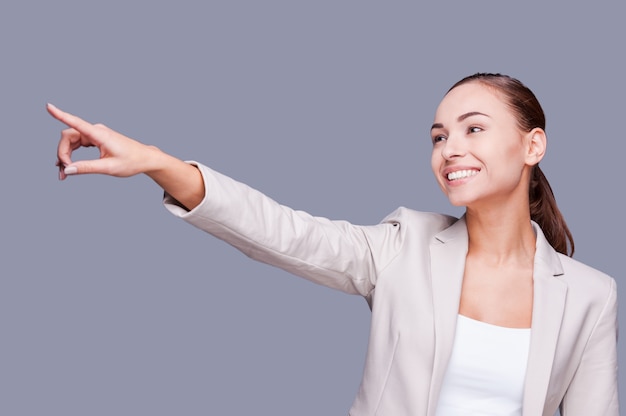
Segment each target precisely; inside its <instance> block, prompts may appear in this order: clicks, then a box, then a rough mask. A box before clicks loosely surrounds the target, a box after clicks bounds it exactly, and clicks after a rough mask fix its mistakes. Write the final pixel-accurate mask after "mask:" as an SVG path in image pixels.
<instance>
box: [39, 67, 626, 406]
mask: <svg viewBox="0 0 626 416" xmlns="http://www.w3.org/2000/svg"><path fill="white" fill-rule="evenodd" d="M48 111H49V112H50V114H51V115H52V116H53V117H55V118H56V119H58V120H60V121H61V122H63V123H65V124H66V125H67V126H69V129H67V130H65V131H63V133H62V135H61V140H60V143H59V147H58V165H59V167H60V178H61V179H65V178H66V177H67V176H68V175H75V174H85V173H103V174H108V175H114V176H131V175H135V174H139V173H144V174H146V175H148V176H149V177H150V178H152V179H153V180H154V181H156V183H157V184H159V185H160V186H161V187H162V188H163V189H164V190H165V204H166V207H167V208H168V209H169V210H170V211H171V212H172V213H173V214H174V215H177V216H179V217H181V218H183V219H185V220H186V221H188V222H189V223H191V224H193V225H195V226H197V227H199V228H201V229H203V230H205V231H207V232H209V233H211V234H213V235H214V236H216V237H218V238H220V239H223V240H224V241H226V242H228V243H229V244H231V245H233V246H235V247H237V248H238V249H239V250H241V251H242V252H243V253H245V254H246V255H248V256H250V257H252V258H254V259H256V260H259V261H263V262H266V263H269V264H272V265H275V266H278V267H281V268H283V269H285V270H287V271H289V272H292V273H294V274H296V275H299V276H302V277H305V278H307V279H310V280H312V281H314V282H316V283H320V284H323V285H326V286H329V287H332V288H336V289H340V290H342V291H345V292H348V293H353V294H360V295H362V296H364V297H365V298H366V300H367V301H368V303H369V305H370V307H371V309H372V323H371V335H370V340H369V346H368V352H367V359H366V363H365V370H364V374H363V380H362V382H361V386H360V389H359V392H358V394H357V397H356V399H355V401H354V403H353V406H352V408H351V410H350V415H353V416H362V415H372V416H373V415H385V416H402V415H412V416H415V415H429V416H447V415H456V416H458V415H477V414H480V415H498V416H502V415H524V416H536V415H547V416H551V415H553V414H555V412H557V410H559V409H560V411H561V414H562V415H563V416H576V415H580V416H589V415H603V416H608V415H618V397H617V396H618V393H617V356H616V341H617V340H616V332H617V322H616V316H617V311H616V308H617V305H616V289H615V282H614V280H613V279H612V278H610V277H609V276H606V275H605V274H603V273H601V272H599V271H597V270H594V269H592V268H590V267H588V266H585V265H583V264H581V263H579V262H577V261H575V260H573V259H572V258H571V257H569V256H568V254H569V255H571V254H572V253H573V250H574V245H573V240H572V237H571V235H570V232H569V230H568V228H567V226H566V224H565V222H564V220H563V218H562V216H561V214H560V212H559V210H558V208H557V206H556V202H555V200H554V197H553V195H552V191H551V189H550V186H549V185H548V182H547V181H546V179H545V177H544V176H543V174H542V173H541V170H540V169H539V166H538V163H539V162H540V161H541V159H542V158H543V156H544V153H545V150H546V134H545V131H544V128H545V119H544V115H543V111H542V109H541V106H540V105H539V102H538V101H537V99H536V98H535V96H534V94H533V93H532V92H531V91H530V90H529V89H528V88H526V87H525V86H524V85H523V84H522V83H520V82H519V81H518V80H516V79H514V78H511V77H508V76H505V75H500V74H475V75H472V76H469V77H467V78H465V79H463V80H461V81H459V82H458V83H457V84H455V85H454V86H453V87H452V88H451V89H450V90H449V91H448V93H447V94H446V95H445V97H444V98H443V100H442V102H441V103H440V105H439V107H438V109H437V111H436V114H435V120H434V124H433V125H432V129H431V137H432V142H433V152H432V159H431V161H432V169H433V172H434V174H435V178H436V180H437V182H438V183H439V185H440V187H441V189H442V190H443V192H444V193H445V194H446V195H447V196H448V198H449V200H450V202H451V203H452V204H453V205H457V206H464V207H466V213H465V215H464V216H463V217H462V218H460V219H457V218H452V217H449V216H445V215H439V214H432V213H423V212H417V211H413V210H410V209H406V208H399V209H398V210H396V211H395V212H393V213H391V214H390V215H389V216H388V217H387V218H385V219H384V220H383V221H382V222H381V223H380V224H378V225H374V226H356V225H352V224H350V223H347V222H344V221H331V220H328V219H326V218H320V217H313V216H311V215H309V214H307V213H304V212H301V211H294V210H291V209H289V208H287V207H285V206H281V205H279V204H278V203H276V202H275V201H273V200H271V199H270V198H268V197H267V196H265V195H263V194H261V193H260V192H258V191H256V190H254V189H251V188H249V187H248V186H246V185H244V184H242V183H239V182H237V181H234V180H233V179H230V178H228V177H226V176H224V175H221V174H219V173H217V172H215V171H213V170H211V169H210V168H208V167H206V166H203V165H201V164H199V163H185V162H183V161H181V160H178V159H176V158H174V157H172V156H170V155H167V154H165V153H163V152H161V151H160V150H159V149H157V148H155V147H150V146H146V145H143V144H141V143H139V142H137V141H134V140H132V139H130V138H128V137H125V136H123V135H121V134H119V133H117V132H115V131H113V130H111V129H109V128H107V127H105V126H102V125H92V124H90V123H88V122H86V121H83V120H81V119H80V118H78V117H76V116H73V115H71V114H68V113H65V112H63V111H61V110H59V109H57V108H55V107H54V106H52V105H49V106H48ZM82 146H97V147H98V148H99V149H100V153H101V156H100V158H99V159H97V160H88V161H77V162H72V160H71V155H72V152H73V151H74V150H76V149H78V148H79V147H82Z"/></svg>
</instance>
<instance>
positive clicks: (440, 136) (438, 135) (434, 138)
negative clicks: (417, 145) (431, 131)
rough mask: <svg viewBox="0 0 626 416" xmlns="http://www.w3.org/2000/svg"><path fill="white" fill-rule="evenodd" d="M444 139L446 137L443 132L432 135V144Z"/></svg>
mask: <svg viewBox="0 0 626 416" xmlns="http://www.w3.org/2000/svg"><path fill="white" fill-rule="evenodd" d="M446 139H447V137H446V136H444V135H443V134H437V135H435V136H433V137H432V140H433V144H437V143H439V142H442V141H444V140H446Z"/></svg>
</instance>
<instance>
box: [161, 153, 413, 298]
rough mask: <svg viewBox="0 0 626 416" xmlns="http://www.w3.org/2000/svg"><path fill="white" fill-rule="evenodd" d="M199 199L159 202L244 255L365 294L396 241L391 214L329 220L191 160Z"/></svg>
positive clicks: (395, 249)
mask: <svg viewBox="0 0 626 416" xmlns="http://www.w3.org/2000/svg"><path fill="white" fill-rule="evenodd" d="M190 163H192V164H194V165H196V166H197V167H198V169H199V170H200V172H201V173H202V177H203V179H204V186H205V197H204V200H203V201H202V202H201V203H200V204H199V205H198V206H197V207H195V208H194V209H193V210H191V211H187V210H185V209H184V208H183V207H181V206H180V205H179V204H178V203H177V201H176V200H174V199H173V198H171V197H170V196H169V195H167V194H166V195H165V197H164V204H165V207H166V208H167V209H168V210H169V211H170V212H171V213H173V214H174V215H176V216H178V217H180V218H182V219H184V220H185V221H187V222H188V223H190V224H192V225H194V226H195V227H198V228H200V229H201V230H204V231H206V232H208V233H210V234H212V235H213V236H215V237H217V238H219V239H221V240H223V241H225V242H227V243H228V244H230V245H232V246H233V247H235V248H237V249H238V250H240V251H241V252H243V253H244V254H245V255H247V256H248V257H250V258H252V259H255V260H258V261H261V262H264V263H267V264H270V265H273V266H277V267H280V268H282V269H284V270H286V271H288V272H290V273H293V274H296V275H299V276H301V277H304V278H306V279H309V280H311V281H313V282H315V283H318V284H322V285H325V286H329V287H331V288H334V289H339V290H342V291H344V292H347V293H351V294H360V295H363V296H367V295H369V293H370V292H371V291H372V290H373V289H374V287H375V284H376V279H377V276H378V274H379V272H380V270H381V269H382V268H384V267H385V266H386V265H387V264H388V263H389V262H390V261H391V260H392V258H393V257H395V256H396V255H397V253H398V252H399V249H400V245H401V242H402V231H401V227H400V226H399V224H398V223H397V222H396V221H394V220H393V219H391V218H389V219H386V220H384V221H383V222H382V223H381V224H378V225H374V226H358V225H353V224H350V223H349V222H347V221H331V220H329V219H327V218H323V217H315V216H312V215H310V214H308V213H306V212H304V211H297V210H294V209H291V208H289V207H286V206H284V205H280V204H279V203H277V202H275V201H274V200H272V199H271V198H269V197H268V196H266V195H264V194H262V193H261V192H259V191H257V190H255V189H253V188H251V187H249V186H247V185H245V184H243V183H241V182H238V181H236V180H234V179H232V178H230V177H228V176H225V175H223V174H220V173H218V172H216V171H214V170H212V169H210V168H208V167H206V166H204V165H202V164H199V163H197V162H190Z"/></svg>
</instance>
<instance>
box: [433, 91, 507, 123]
mask: <svg viewBox="0 0 626 416" xmlns="http://www.w3.org/2000/svg"><path fill="white" fill-rule="evenodd" d="M473 111H478V112H480V113H483V114H487V115H489V116H493V117H495V116H499V115H508V116H512V114H511V113H510V111H509V108H508V106H507V104H506V102H505V101H504V100H503V98H502V97H501V96H500V94H499V93H498V92H497V91H496V90H494V89H493V88H492V87H489V86H486V85H484V84H482V83H480V82H469V83H467V84H463V85H459V86H458V87H456V88H454V89H453V90H451V91H450V92H448V93H447V94H446V95H445V97H443V100H441V103H439V106H438V107H437V111H436V113H435V120H436V121H439V122H445V120H446V119H451V118H454V119H456V118H457V117H459V116H460V115H462V114H466V113H469V112H473Z"/></svg>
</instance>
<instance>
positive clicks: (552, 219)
mask: <svg viewBox="0 0 626 416" xmlns="http://www.w3.org/2000/svg"><path fill="white" fill-rule="evenodd" d="M469 82H479V83H481V84H483V85H485V86H487V87H489V88H492V89H493V90H495V91H496V92H497V93H499V94H500V95H501V96H502V97H503V98H504V101H505V102H506V103H507V105H508V106H509V108H510V109H511V111H512V112H513V114H515V116H516V118H517V123H518V127H519V128H520V129H521V130H522V131H531V130H532V129H534V128H536V127H539V128H541V129H543V130H545V128H546V117H545V115H544V113H543V109H542V108H541V105H540V104H539V101H538V100H537V97H535V94H533V92H532V91H531V90H530V89H529V88H528V87H526V86H525V85H524V84H522V83H521V82H520V81H519V80H517V79H515V78H513V77H510V76H508V75H502V74H489V73H476V74H474V75H470V76H468V77H465V78H463V79H462V80H460V81H459V82H457V83H456V84H454V85H453V86H452V88H450V90H448V92H450V91H451V90H453V89H454V88H456V87H458V86H459V85H463V84H467V83H469ZM528 195H529V199H530V218H531V219H532V220H533V221H535V222H536V223H537V224H539V226H540V227H541V230H542V231H543V233H544V234H545V236H546V238H547V239H548V242H549V243H550V245H552V247H554V249H555V250H556V251H558V252H559V253H563V254H565V255H568V256H572V255H573V254H574V238H573V237H572V233H571V232H570V230H569V228H568V227H567V224H566V223H565V219H564V218H563V214H561V211H560V210H559V208H558V207H557V205H556V199H555V198H554V193H553V192H552V188H551V187H550V184H549V183H548V180H547V179H546V177H545V176H544V174H543V172H542V171H541V169H539V165H535V166H533V169H532V172H531V178H530V186H529V191H528Z"/></svg>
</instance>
